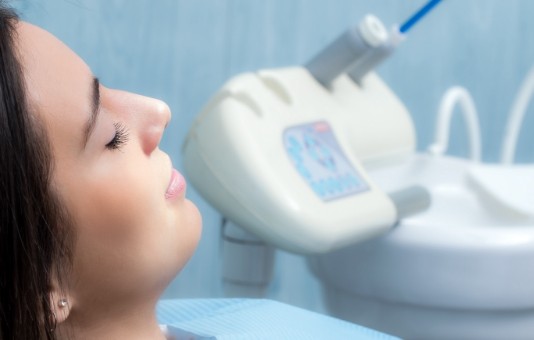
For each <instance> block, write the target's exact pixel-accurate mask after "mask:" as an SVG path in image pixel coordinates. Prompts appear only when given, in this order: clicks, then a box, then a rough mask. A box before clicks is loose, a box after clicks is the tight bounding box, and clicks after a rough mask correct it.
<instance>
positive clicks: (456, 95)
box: [428, 86, 482, 162]
mask: <svg viewBox="0 0 534 340" xmlns="http://www.w3.org/2000/svg"><path fill="white" fill-rule="evenodd" d="M456 104H459V105H460V107H461V109H462V111H461V112H462V113H463V117H464V121H465V123H466V127H467V133H468V136H469V147H470V156H471V160H472V161H473V162H480V160H481V157H482V156H481V155H482V138H481V137H480V123H479V121H478V113H477V109H476V106H475V102H474V101H473V98H472V97H471V95H470V94H469V92H468V91H467V90H466V89H465V88H463V87H460V86H454V87H451V88H450V89H448V90H447V92H445V94H444V95H443V98H442V100H441V103H440V105H439V110H438V118H437V122H436V133H435V139H434V140H435V142H434V144H432V145H430V146H429V148H428V151H429V152H430V153H431V154H432V155H435V156H443V155H444V154H445V152H446V151H447V147H448V144H449V134H450V128H451V126H450V125H451V119H452V114H453V113H454V107H455V106H456Z"/></svg>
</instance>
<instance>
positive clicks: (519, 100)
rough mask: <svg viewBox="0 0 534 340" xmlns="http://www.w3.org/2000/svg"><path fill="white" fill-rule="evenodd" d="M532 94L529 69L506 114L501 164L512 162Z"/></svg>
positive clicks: (532, 75)
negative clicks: (506, 120) (506, 121)
mask: <svg viewBox="0 0 534 340" xmlns="http://www.w3.org/2000/svg"><path fill="white" fill-rule="evenodd" d="M533 94H534V67H532V68H531V69H530V71H529V72H528V74H527V76H526V77H525V80H524V81H523V84H522V85H521V88H520V90H519V91H518V92H517V96H516V98H515V100H514V104H513V105H512V108H511V110H510V113H509V114H508V123H507V124H506V130H505V133H504V139H503V142H502V153H501V163H502V164H511V163H513V162H514V157H515V147H516V144H517V139H518V138H519V132H520V129H521V123H522V122H523V117H524V116H525V113H526V111H527V108H528V105H529V104H530V102H531V99H532V95H533Z"/></svg>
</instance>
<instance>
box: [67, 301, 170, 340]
mask: <svg viewBox="0 0 534 340" xmlns="http://www.w3.org/2000/svg"><path fill="white" fill-rule="evenodd" d="M155 305H156V303H155V302H153V303H151V304H146V305H144V306H139V305H135V306H133V305H128V306H122V307H120V308H117V307H116V308H114V309H111V308H105V309H104V308H102V310H98V311H94V312H93V313H91V312H89V313H88V312H85V313H80V312H77V311H75V310H73V311H71V314H70V316H69V318H68V319H67V320H65V322H63V323H62V324H61V325H60V326H58V332H57V333H58V335H59V336H58V338H59V339H63V338H65V339H131V340H138V339H139V340H142V339H143V340H144V339H151V340H152V339H161V340H163V339H165V335H164V334H163V333H162V332H161V330H160V328H159V325H158V322H157V320H156V313H155ZM107 307H109V306H107Z"/></svg>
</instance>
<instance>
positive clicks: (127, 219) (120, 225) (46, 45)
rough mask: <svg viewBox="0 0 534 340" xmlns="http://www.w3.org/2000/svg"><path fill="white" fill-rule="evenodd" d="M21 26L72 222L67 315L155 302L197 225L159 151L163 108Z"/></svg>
mask: <svg viewBox="0 0 534 340" xmlns="http://www.w3.org/2000/svg"><path fill="white" fill-rule="evenodd" d="M17 30H18V33H19V36H18V40H19V49H20V51H21V53H20V54H21V59H22V60H21V61H22V65H23V67H24V70H23V72H24V75H25V78H26V85H27V88H28V97H29V102H30V105H31V107H32V110H33V111H34V113H35V115H36V116H37V117H38V119H39V120H40V122H41V123H42V124H44V125H45V128H46V131H47V133H48V136H49V140H50V144H51V146H52V155H53V159H54V168H53V179H52V185H53V188H54V189H55V190H56V191H57V192H58V193H59V195H60V197H61V199H62V202H63V203H64V204H65V206H66V208H67V210H68V212H69V213H70V216H71V217H72V219H73V221H74V227H75V231H74V235H75V245H74V254H73V260H74V265H73V271H72V273H71V274H70V276H69V277H68V280H67V281H68V282H67V283H68V293H69V295H70V298H71V300H72V301H71V305H72V306H71V307H72V309H73V310H72V312H74V311H75V310H76V305H86V306H87V305H88V304H95V305H98V306H99V308H106V304H111V303H117V299H124V300H125V301H130V302H131V303H135V302H136V300H137V299H146V298H147V297H150V298H154V299H157V297H158V296H159V294H160V293H161V291H162V290H163V289H164V288H165V287H166V285H167V284H168V283H169V281H170V280H172V278H173V277H174V276H175V275H176V274H177V273H178V272H179V271H180V269H181V268H182V267H183V266H184V264H185V263H186V262H187V260H188V259H189V257H190V256H191V254H192V252H193V250H194V249H195V247H196V244H197V242H198V239H199V235H200V228H201V219H200V215H199V213H198V210H197V208H196V207H195V206H194V205H193V204H192V203H191V202H190V201H188V200H186V199H185V197H184V194H185V182H184V181H183V178H182V177H181V175H179V174H178V173H177V172H175V171H173V168H172V164H171V161H170V158H169V156H167V155H166V154H165V153H163V152H162V151H161V150H160V149H159V148H158V144H159V142H160V139H161V137H162V133H163V130H164V128H165V126H166V125H167V123H168V122H169V120H170V117H171V113H170V111H169V108H168V106H167V105H166V104H165V103H163V102H161V101H159V100H155V99H151V98H146V97H142V96H139V95H135V94H131V93H127V92H122V91H117V90H112V89H108V88H106V87H104V86H102V85H99V84H98V82H97V81H96V80H95V78H94V76H93V74H92V73H91V71H90V70H89V68H88V66H87V65H86V64H85V63H84V62H83V61H82V60H81V59H80V58H79V57H78V56H77V55H76V54H75V53H73V52H72V51H71V50H70V49H69V48H67V47H66V46H65V45H64V44H62V43H61V42H60V41H59V40H57V39H56V38H55V37H53V36H52V35H51V34H49V33H48V32H46V31H44V30H42V29H40V28H38V27H35V26H32V25H29V24H26V23H21V24H19V26H18V29H17Z"/></svg>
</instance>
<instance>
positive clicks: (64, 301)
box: [57, 299, 69, 308]
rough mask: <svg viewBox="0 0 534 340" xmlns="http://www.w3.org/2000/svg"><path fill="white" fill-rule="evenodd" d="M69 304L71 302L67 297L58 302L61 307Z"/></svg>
mask: <svg viewBox="0 0 534 340" xmlns="http://www.w3.org/2000/svg"><path fill="white" fill-rule="evenodd" d="M68 304H69V302H68V301H67V299H60V300H59V301H58V303H57V305H58V306H59V308H65V307H67V305H68Z"/></svg>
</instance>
